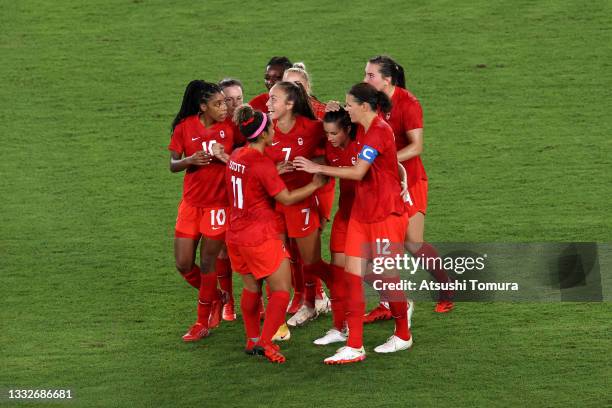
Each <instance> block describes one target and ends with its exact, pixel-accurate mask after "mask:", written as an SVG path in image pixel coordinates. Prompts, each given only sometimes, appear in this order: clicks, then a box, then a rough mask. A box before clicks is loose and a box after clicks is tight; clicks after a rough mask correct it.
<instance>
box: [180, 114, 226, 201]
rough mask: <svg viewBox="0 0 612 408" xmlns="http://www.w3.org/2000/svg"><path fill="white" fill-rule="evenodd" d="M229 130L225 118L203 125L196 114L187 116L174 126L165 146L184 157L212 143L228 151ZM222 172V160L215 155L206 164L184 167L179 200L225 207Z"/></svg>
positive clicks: (206, 147)
mask: <svg viewBox="0 0 612 408" xmlns="http://www.w3.org/2000/svg"><path fill="white" fill-rule="evenodd" d="M233 132H234V131H233V129H232V127H231V126H229V125H228V124H227V123H226V122H218V123H215V124H214V125H212V126H211V127H210V128H206V127H204V125H203V124H202V122H200V118H199V116H198V115H193V116H189V117H187V118H185V119H184V120H183V121H182V122H181V123H179V124H178V125H177V126H176V128H174V132H173V133H172V139H171V140H170V144H169V145H168V150H172V151H174V152H177V153H179V154H184V155H185V157H188V156H191V155H192V154H194V153H195V152H197V151H200V150H205V151H207V152H209V153H211V148H212V145H213V144H215V143H221V144H222V145H223V148H224V149H225V152H226V153H227V154H230V153H231V152H232V148H233V145H234V134H233ZM224 174H225V164H224V163H222V162H220V161H219V160H217V159H213V161H212V162H211V163H210V164H207V165H206V166H193V167H190V168H188V169H186V171H185V178H184V180H183V200H185V202H187V204H189V205H191V206H193V207H205V208H206V207H227V193H226V190H225V182H224V180H223V176H224Z"/></svg>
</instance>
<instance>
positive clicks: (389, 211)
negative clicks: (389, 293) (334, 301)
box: [294, 83, 413, 364]
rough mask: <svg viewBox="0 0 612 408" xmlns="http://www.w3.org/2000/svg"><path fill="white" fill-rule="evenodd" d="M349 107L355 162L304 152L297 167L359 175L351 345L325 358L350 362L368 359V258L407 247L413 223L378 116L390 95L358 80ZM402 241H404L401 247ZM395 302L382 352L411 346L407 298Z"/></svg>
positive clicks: (348, 302)
mask: <svg viewBox="0 0 612 408" xmlns="http://www.w3.org/2000/svg"><path fill="white" fill-rule="evenodd" d="M346 110H347V111H348V113H349V115H350V117H351V121H352V122H353V123H357V124H359V125H360V126H359V127H358V130H357V143H358V149H359V151H360V152H359V156H358V159H357V163H356V164H355V165H354V166H348V167H331V166H324V165H320V164H316V163H314V162H312V161H310V160H308V159H306V158H303V157H297V158H296V159H295V160H294V165H295V167H296V169H298V170H303V171H307V172H309V173H313V174H324V175H327V176H330V177H339V178H342V179H349V180H356V181H358V183H357V186H356V188H355V201H354V204H353V207H352V209H351V215H350V220H349V224H348V229H347V237H350V239H347V241H346V245H345V249H344V252H345V256H346V260H345V270H346V272H347V273H346V274H345V281H346V283H345V287H346V299H345V302H344V304H345V316H346V322H347V326H348V331H349V333H348V339H347V344H346V346H344V347H341V348H340V349H338V351H337V352H336V354H334V355H333V356H331V357H328V358H326V359H325V360H324V362H325V363H326V364H347V363H354V362H357V361H362V360H363V359H365V357H366V354H365V350H364V348H363V314H364V312H365V302H364V292H363V286H362V278H363V276H364V274H365V272H366V271H365V270H366V267H367V261H368V260H372V259H373V258H374V257H380V256H390V257H393V256H395V255H397V254H400V253H403V243H404V239H405V237H406V228H407V224H408V213H407V212H406V209H405V205H404V201H403V200H402V197H401V184H400V179H399V175H398V169H397V151H396V149H395V142H394V136H393V130H392V129H391V127H390V126H389V125H388V124H387V123H386V122H385V121H384V120H382V119H381V118H380V117H379V116H378V111H379V110H380V111H382V112H389V111H390V110H391V101H390V100H389V98H388V97H387V95H386V94H385V93H384V92H380V91H377V90H376V89H375V88H374V87H373V86H371V85H369V84H366V83H359V84H356V85H354V86H353V87H352V88H351V89H350V90H349V92H348V94H347V96H346ZM375 244H377V245H375ZM398 245H399V246H401V248H400V249H399V250H398V248H397V246H398ZM373 246H376V247H377V248H376V251H374V250H372V247H373ZM378 247H382V249H379V248H378ZM402 293H403V292H402ZM390 307H391V310H392V313H393V316H394V318H395V332H394V334H393V335H392V336H390V337H389V338H388V339H387V341H386V342H385V343H384V344H382V345H380V346H378V347H376V348H375V349H374V351H376V352H378V353H392V352H396V351H399V350H405V349H407V348H409V347H410V346H412V342H413V339H412V335H411V333H410V329H409V327H408V313H407V310H408V307H407V302H406V301H405V298H404V300H403V301H402V300H399V299H396V300H395V301H392V302H390Z"/></svg>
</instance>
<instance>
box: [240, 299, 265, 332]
mask: <svg viewBox="0 0 612 408" xmlns="http://www.w3.org/2000/svg"><path fill="white" fill-rule="evenodd" d="M260 300H261V292H250V291H248V290H246V289H242V297H241V298H240V309H241V310H242V320H243V321H244V331H245V333H246V336H247V339H251V340H253V341H256V340H255V339H258V338H259V304H260V303H259V302H260Z"/></svg>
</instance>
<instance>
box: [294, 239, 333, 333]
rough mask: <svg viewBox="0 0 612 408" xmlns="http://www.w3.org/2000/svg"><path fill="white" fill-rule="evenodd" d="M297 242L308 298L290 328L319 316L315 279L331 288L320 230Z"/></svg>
mask: <svg viewBox="0 0 612 408" xmlns="http://www.w3.org/2000/svg"><path fill="white" fill-rule="evenodd" d="M295 240H296V243H297V246H298V249H299V251H300V257H301V258H302V261H303V271H304V280H305V292H306V296H305V298H304V304H303V305H302V307H301V308H300V309H299V310H298V311H297V313H296V314H295V315H293V316H292V317H291V318H290V319H289V320H288V321H287V324H288V325H289V326H301V325H303V324H305V323H307V322H308V321H310V320H312V319H314V318H315V317H316V316H317V313H316V309H315V296H316V292H315V291H316V287H315V282H314V277H319V278H320V279H321V280H323V282H325V284H326V286H327V287H328V288H330V287H331V273H330V269H329V265H328V264H327V263H325V262H324V261H323V260H322V259H321V235H320V231H319V229H318V228H317V229H314V231H313V232H312V233H310V235H307V236H304V237H297V238H295Z"/></svg>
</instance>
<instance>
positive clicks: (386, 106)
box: [348, 82, 391, 113]
mask: <svg viewBox="0 0 612 408" xmlns="http://www.w3.org/2000/svg"><path fill="white" fill-rule="evenodd" d="M348 93H349V94H350V95H352V96H353V97H354V98H355V99H357V101H359V103H362V104H363V103H367V104H368V105H370V108H372V110H373V111H376V110H377V109H380V110H381V111H383V112H385V113H387V112H391V99H389V97H388V96H387V94H386V93H384V92H383V91H377V90H376V88H374V87H373V86H372V85H370V84H368V83H366V82H360V83H358V84H355V85H353V87H352V88H351V89H350V90H349V91H348Z"/></svg>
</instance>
